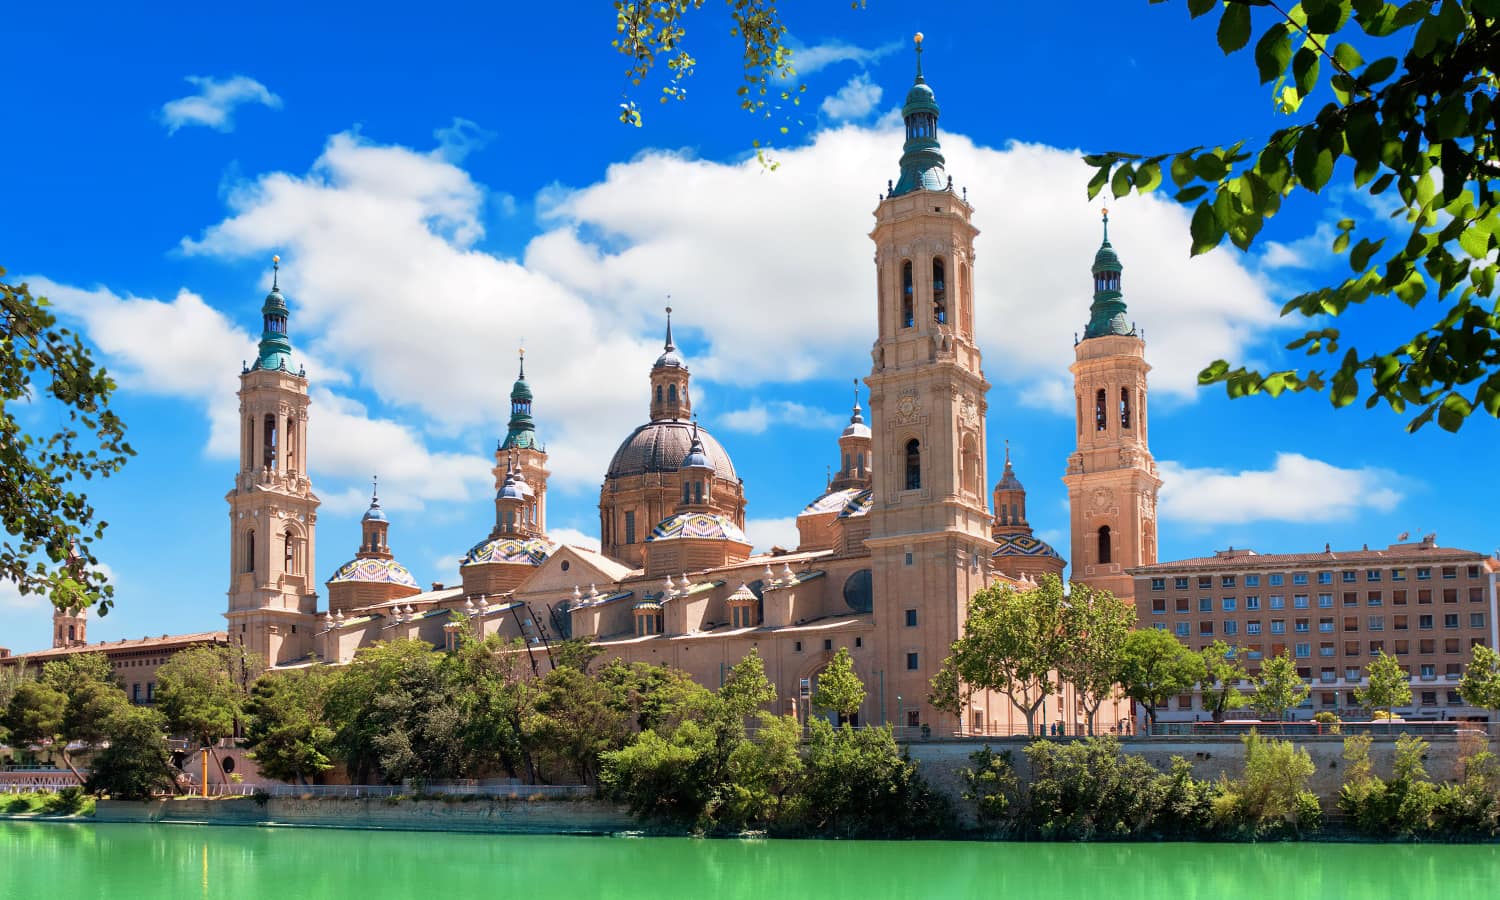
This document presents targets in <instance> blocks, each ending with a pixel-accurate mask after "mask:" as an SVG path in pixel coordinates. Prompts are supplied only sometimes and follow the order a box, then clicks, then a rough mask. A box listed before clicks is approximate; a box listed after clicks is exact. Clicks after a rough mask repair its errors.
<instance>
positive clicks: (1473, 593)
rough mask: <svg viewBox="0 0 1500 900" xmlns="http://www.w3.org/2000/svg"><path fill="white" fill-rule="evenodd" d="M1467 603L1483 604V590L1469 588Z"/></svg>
mask: <svg viewBox="0 0 1500 900" xmlns="http://www.w3.org/2000/svg"><path fill="white" fill-rule="evenodd" d="M1469 602H1470V603H1483V602H1484V588H1477V587H1471V588H1469Z"/></svg>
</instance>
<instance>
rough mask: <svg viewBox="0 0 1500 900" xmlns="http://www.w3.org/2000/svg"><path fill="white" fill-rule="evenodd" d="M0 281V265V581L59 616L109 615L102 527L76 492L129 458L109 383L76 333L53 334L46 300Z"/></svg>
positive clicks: (84, 497)
mask: <svg viewBox="0 0 1500 900" xmlns="http://www.w3.org/2000/svg"><path fill="white" fill-rule="evenodd" d="M4 278H5V268H4V267H3V266H0V528H3V530H4V533H5V538H4V541H3V543H0V580H5V581H10V582H13V583H14V584H15V585H16V587H17V588H19V589H20V591H21V593H22V594H46V595H47V596H48V597H49V598H50V599H51V601H52V605H53V606H55V607H57V608H58V609H82V608H85V607H88V606H90V605H93V604H95V603H97V604H98V606H99V611H100V613H101V614H103V613H107V612H108V611H109V608H110V606H111V605H112V604H113V602H114V601H113V596H114V589H113V588H112V587H111V586H110V585H109V583H108V581H107V580H106V579H105V578H104V576H103V575H102V574H101V573H100V572H99V569H98V568H97V566H96V563H97V562H98V560H97V559H95V557H94V555H93V551H92V549H91V546H92V544H93V542H94V541H95V540H98V539H99V538H101V537H103V536H104V529H105V527H106V524H107V523H105V522H104V521H102V520H97V519H96V518H95V513H94V507H93V506H92V505H91V504H90V503H89V500H88V496H87V495H85V494H82V493H79V492H78V491H76V490H75V489H74V486H75V482H76V479H80V478H81V479H85V480H87V479H91V478H93V477H95V476H98V477H100V478H107V477H108V476H110V475H113V474H114V473H115V472H118V471H119V470H120V467H121V466H123V465H125V460H126V459H127V458H128V457H130V456H133V455H134V454H135V451H134V450H131V449H130V445H129V444H127V443H125V425H124V423H123V422H121V421H120V419H119V417H118V416H116V415H115V414H114V412H113V411H111V410H110V408H109V400H110V394H111V393H112V392H113V391H114V389H115V383H114V381H113V379H111V378H110V377H109V375H108V373H106V372H105V370H104V369H103V368H102V367H100V366H97V365H95V364H94V360H93V357H92V356H91V355H90V353H89V351H88V349H87V348H86V347H84V345H83V342H82V341H81V340H80V339H79V337H78V335H77V334H75V333H74V332H73V331H71V330H70V329H67V328H58V327H57V318H56V317H55V316H53V315H52V313H51V312H50V308H51V304H49V303H48V302H47V298H45V297H34V296H32V294H31V290H30V288H29V287H27V285H26V284H25V283H22V284H9V283H7V282H6V281H4ZM18 410H31V412H28V413H26V414H24V415H21V416H17V415H16V412H17V411H18ZM38 421H40V422H49V423H57V425H56V428H57V430H56V431H54V432H53V433H52V434H45V433H41V432H40V431H37V430H36V429H35V428H34V427H33V426H31V425H30V424H29V423H32V422H38Z"/></svg>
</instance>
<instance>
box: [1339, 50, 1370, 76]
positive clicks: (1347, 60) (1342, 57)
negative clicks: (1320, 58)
mask: <svg viewBox="0 0 1500 900" xmlns="http://www.w3.org/2000/svg"><path fill="white" fill-rule="evenodd" d="M1333 61H1334V62H1336V63H1338V64H1339V65H1340V66H1342V67H1343V69H1344V71H1346V72H1350V73H1352V72H1353V71H1354V70H1355V69H1357V68H1359V67H1360V66H1361V65H1363V64H1364V61H1365V58H1364V57H1363V56H1360V55H1359V51H1358V50H1356V49H1354V47H1353V45H1351V44H1339V45H1338V46H1336V47H1334V48H1333Z"/></svg>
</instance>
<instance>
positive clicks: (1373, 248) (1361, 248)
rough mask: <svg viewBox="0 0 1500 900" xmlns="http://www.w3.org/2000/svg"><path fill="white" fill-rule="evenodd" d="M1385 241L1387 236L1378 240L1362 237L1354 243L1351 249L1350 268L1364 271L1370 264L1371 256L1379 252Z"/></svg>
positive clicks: (1360, 271)
mask: <svg viewBox="0 0 1500 900" xmlns="http://www.w3.org/2000/svg"><path fill="white" fill-rule="evenodd" d="M1384 243H1385V238H1381V239H1380V240H1378V241H1371V240H1370V239H1368V238H1361V239H1360V241H1359V243H1357V244H1355V245H1354V249H1353V250H1351V251H1349V268H1351V269H1353V270H1354V271H1355V272H1359V273H1363V272H1364V271H1365V269H1366V268H1368V267H1369V265H1370V257H1372V256H1374V255H1375V254H1376V253H1377V252H1379V250H1380V246H1381V245H1382V244H1384Z"/></svg>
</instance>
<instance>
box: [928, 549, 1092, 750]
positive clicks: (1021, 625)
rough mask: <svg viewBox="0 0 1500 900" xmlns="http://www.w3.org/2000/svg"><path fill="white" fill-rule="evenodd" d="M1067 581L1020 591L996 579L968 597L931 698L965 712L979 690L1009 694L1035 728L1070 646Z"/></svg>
mask: <svg viewBox="0 0 1500 900" xmlns="http://www.w3.org/2000/svg"><path fill="white" fill-rule="evenodd" d="M1065 619H1066V610H1065V599H1064V597H1063V591H1062V582H1061V581H1059V580H1058V579H1057V577H1056V576H1054V575H1048V576H1045V577H1044V578H1042V580H1041V582H1040V583H1038V584H1037V586H1036V587H1034V588H1032V589H1030V590H1027V591H1018V590H1016V589H1015V588H1014V587H1012V586H1011V585H1009V584H993V585H990V586H989V587H986V588H984V589H983V590H981V591H979V592H978V593H977V594H975V595H974V596H973V598H972V599H970V600H969V618H968V621H967V622H965V623H964V633H963V635H962V636H961V637H959V639H958V640H957V641H954V642H953V647H952V650H951V651H950V653H949V655H948V658H947V659H945V660H943V666H942V668H941V669H940V670H939V671H938V674H937V675H936V676H934V678H933V680H932V694H931V696H930V698H929V699H930V702H931V703H932V705H933V706H935V707H937V708H938V709H941V710H943V711H945V712H948V713H950V714H953V715H961V714H962V713H963V710H964V708H965V707H967V706H968V702H969V698H970V697H971V696H972V695H973V693H974V692H975V691H981V690H990V691H995V692H997V693H1001V694H1004V695H1005V696H1006V697H1007V698H1009V699H1010V702H1011V704H1012V705H1013V706H1015V707H1016V709H1018V710H1020V711H1021V714H1022V715H1024V716H1025V717H1026V733H1027V734H1035V733H1036V714H1037V710H1039V709H1041V707H1042V704H1043V703H1045V702H1046V700H1047V697H1048V696H1049V695H1051V694H1054V693H1056V692H1057V689H1058V688H1057V679H1056V672H1057V669H1058V667H1059V666H1060V665H1062V664H1063V660H1064V656H1065V654H1066V653H1067V649H1068V646H1069V637H1068V634H1067V630H1066V625H1065Z"/></svg>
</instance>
